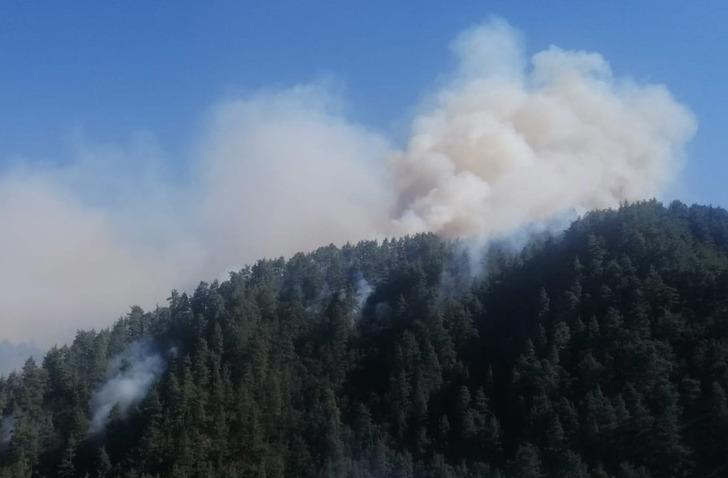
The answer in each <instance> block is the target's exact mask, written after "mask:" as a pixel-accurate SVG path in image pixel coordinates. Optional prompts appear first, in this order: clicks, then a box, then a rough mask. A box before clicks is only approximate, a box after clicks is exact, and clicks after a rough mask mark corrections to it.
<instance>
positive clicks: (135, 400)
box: [0, 201, 728, 478]
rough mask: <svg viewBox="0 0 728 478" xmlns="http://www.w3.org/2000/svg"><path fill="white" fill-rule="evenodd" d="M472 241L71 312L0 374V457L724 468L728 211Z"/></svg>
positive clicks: (293, 467)
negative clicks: (59, 335) (142, 304)
mask: <svg viewBox="0 0 728 478" xmlns="http://www.w3.org/2000/svg"><path fill="white" fill-rule="evenodd" d="M465 251H466V248H464V247H463V245H462V244H460V243H458V242H448V241H445V240H442V239H439V238H438V237H436V236H433V235H418V236H414V237H409V238H404V239H397V240H387V241H384V242H382V243H376V242H361V243H359V244H357V245H354V246H344V247H342V248H336V247H333V246H329V247H324V248H321V249H319V250H317V251H315V252H313V253H310V254H298V255H296V256H294V257H292V258H291V259H290V260H288V261H284V260H282V259H280V260H265V261H260V262H258V263H257V264H255V265H254V266H252V267H249V268H245V269H243V270H242V271H240V272H237V273H234V274H231V276H230V279H229V280H227V281H224V282H220V283H218V282H213V283H211V284H206V283H202V284H200V286H199V287H198V288H197V289H196V290H195V292H194V293H193V294H192V295H186V294H180V293H177V292H172V294H171V296H170V297H169V299H168V306H166V307H163V308H159V309H157V310H154V311H150V312H144V311H142V310H141V309H139V308H132V310H131V312H130V313H129V314H128V316H127V317H125V318H123V319H121V320H119V321H118V322H117V323H116V324H115V325H114V326H113V327H112V328H111V329H110V330H103V331H101V332H93V331H91V332H79V333H78V335H77V337H76V339H75V341H74V342H73V343H72V344H71V345H69V346H64V347H60V348H55V349H53V350H51V351H50V352H48V354H47V355H46V356H45V358H44V359H43V362H42V363H38V364H36V363H34V362H33V361H32V360H29V361H28V362H27V363H26V364H25V366H24V368H23V370H22V372H20V373H14V374H11V375H10V376H8V377H6V378H4V379H2V380H0V419H1V420H2V422H0V424H1V426H0V476H2V477H5V476H7V477H41V476H44V477H53V476H60V477H77V476H78V477H83V476H89V477H111V476H125V477H141V476H149V477H152V476H159V477H167V476H170V477H266V478H278V477H291V478H293V477H318V476H323V477H352V478H354V477H356V478H369V477H371V478H380V477H413V478H420V477H423V478H424V477H433V478H434V477H443V478H444V477H453V478H454V477H473V478H474V477H513V478H515V477H524V478H531V477H533V478H535V477H546V476H548V477H564V478H567V477H572V478H577V477H579V478H581V477H590V478H592V477H593V478H607V477H619V478H637V477H639V478H646V477H653V478H658V477H683V476H691V477H711V476H713V477H722V476H728V399H727V397H726V393H727V390H728V213H727V212H726V211H724V210H722V209H717V208H709V207H702V206H692V207H687V206H685V205H683V204H681V203H677V202H676V203H673V204H671V205H670V206H669V207H664V206H662V205H661V204H660V203H657V202H654V201H650V202H644V203H639V204H633V205H626V206H623V207H621V208H620V209H619V210H606V211H596V212H592V213H589V214H587V215H586V216H585V217H584V218H582V219H580V220H578V221H577V222H575V223H574V224H573V225H572V226H571V227H570V228H569V229H568V230H567V231H566V232H564V233H562V234H559V235H558V236H555V237H550V238H541V239H539V240H534V241H532V242H531V243H529V244H528V245H527V246H526V248H525V249H524V250H522V251H519V252H511V251H510V249H508V248H507V247H499V246H497V245H495V246H491V247H490V248H489V249H488V251H487V253H486V254H484V255H483V257H482V260H480V261H479V260H473V258H472V256H468V255H467V253H466V252H465ZM38 300H42V291H39V298H38Z"/></svg>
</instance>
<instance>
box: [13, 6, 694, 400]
mask: <svg viewBox="0 0 728 478" xmlns="http://www.w3.org/2000/svg"><path fill="white" fill-rule="evenodd" d="M453 50H454V53H455V54H456V55H457V58H458V62H459V66H458V67H457V69H456V71H454V72H452V73H451V74H450V76H449V80H448V81H447V82H446V83H445V84H444V85H443V86H442V87H441V88H440V89H439V90H437V91H435V92H433V93H432V94H430V95H427V97H426V98H424V99H423V101H422V104H421V105H420V107H419V109H418V110H417V111H418V113H417V114H416V115H415V116H414V118H413V119H412V126H411V134H410V137H409V138H408V140H407V141H406V142H405V144H404V145H401V146H398V145H395V144H392V142H391V140H389V139H388V137H387V135H386V134H383V133H381V132H376V131H372V130H370V129H367V128H365V127H362V126H360V125H357V124H355V123H354V122H352V121H350V120H349V119H347V118H346V117H345V116H344V114H343V113H342V109H343V108H342V107H341V101H340V99H339V98H338V97H337V96H336V94H334V93H332V92H331V91H330V89H329V88H327V87H326V86H325V85H320V84H310V85H300V86H296V87H293V88H290V89H285V90H268V91H263V92H259V93H257V94H255V95H253V96H251V97H247V98H243V99H232V100H227V101H223V102H221V103H220V104H218V105H217V106H215V107H214V108H213V109H212V110H211V111H210V113H209V114H208V115H207V117H206V121H205V127H204V128H203V129H204V131H203V132H202V133H201V135H200V139H199V141H198V143H197V147H196V148H195V150H194V151H193V152H191V153H190V157H191V159H190V160H189V161H188V162H181V161H180V162H177V163H176V164H177V166H176V167H177V168H183V169H184V170H183V171H182V172H179V171H171V170H170V168H171V166H170V164H171V163H173V162H170V161H169V160H168V159H167V158H164V154H162V153H161V152H160V151H159V148H157V147H156V146H155V145H154V142H153V141H149V140H146V139H142V140H139V141H136V140H135V141H134V142H133V144H132V145H130V146H129V147H125V148H108V147H96V146H94V145H88V144H83V145H81V146H80V147H79V151H80V152H79V155H78V156H79V159H78V161H77V162H76V163H73V164H71V165H66V166H59V167H39V166H37V165H26V166H24V167H22V168H18V169H16V170H14V171H10V172H6V173H5V174H4V175H3V176H0V223H2V224H4V231H5V232H4V234H2V235H0V248H1V249H2V250H3V251H12V253H11V254H6V256H7V257H5V258H4V259H3V267H2V268H0V288H2V289H3V290H4V291H5V293H3V294H2V295H0V309H1V310H3V317H2V322H3V330H2V332H1V333H2V336H0V338H7V339H11V340H16V341H17V340H28V339H33V340H36V341H37V342H39V343H41V344H45V345H47V344H50V343H53V342H57V341H60V340H66V339H68V337H69V336H70V334H71V333H72V331H73V330H74V329H75V328H83V327H91V326H98V325H104V324H108V323H110V322H111V321H112V320H113V319H114V318H115V317H117V316H118V315H120V314H123V313H124V312H125V311H126V310H127V306H128V305H130V304H133V303H138V304H140V305H142V306H144V307H150V306H154V304H155V303H158V302H159V301H160V300H163V298H164V297H166V296H167V295H166V294H167V292H168V291H169V290H170V289H172V288H189V287H192V286H194V285H195V282H196V281H198V280H200V279H202V278H210V277H220V276H222V275H223V274H224V273H225V271H226V270H228V269H229V268H237V267H239V266H241V265H243V264H245V263H247V262H250V261H253V260H255V259H258V258H261V257H265V256H267V257H271V256H279V255H288V254H291V253H293V252H295V251H298V250H306V249H311V248H313V247H316V246H319V245H324V244H327V243H330V242H334V243H342V242H345V241H356V240H360V239H366V238H372V237H382V236H385V235H394V234H403V233H413V232H420V231H434V232H438V233H442V234H446V235H466V236H467V235H476V236H482V237H490V236H494V235H505V234H508V233H509V232H511V231H514V230H517V229H519V228H522V227H524V226H525V225H527V224H529V223H532V222H534V221H535V222H543V221H548V220H549V219H551V218H553V217H554V216H555V215H558V214H562V213H574V212H576V213H578V212H580V211H584V210H586V209H588V208H594V207H606V206H613V205H616V204H618V203H619V202H620V201H625V200H633V199H640V198H644V197H650V196H654V195H659V194H660V192H661V191H662V190H663V188H664V187H665V186H666V185H668V184H669V183H670V181H671V180H672V179H673V178H674V177H675V175H676V173H677V172H678V171H679V169H680V165H681V159H682V158H681V155H682V150H683V147H684V145H685V144H686V142H687V141H689V140H690V138H691V137H692V135H693V134H694V131H695V128H696V121H695V120H694V118H693V116H692V114H691V113H690V112H689V111H688V110H687V109H686V108H685V107H684V106H682V105H681V104H679V103H678V102H677V101H676V100H674V99H673V98H672V97H671V95H670V93H669V91H668V90H667V89H666V88H665V87H663V86H659V85H645V84H640V83H637V82H634V81H630V80H628V79H622V78H619V77H616V76H614V75H613V74H612V72H611V71H610V67H609V64H608V63H607V61H606V60H605V59H604V58H602V57H601V56H600V55H599V54H597V53H586V52H573V51H565V50H562V49H559V48H557V47H551V48H549V49H547V50H545V51H542V52H538V53H536V54H535V55H533V56H532V57H531V58H530V59H529V58H528V57H527V55H526V51H525V49H524V45H523V42H522V40H521V38H520V35H519V33H518V32H516V31H515V30H513V29H512V28H511V27H510V26H509V25H508V24H507V23H505V22H504V21H500V20H493V21H489V22H487V23H485V24H483V25H480V26H477V27H475V28H473V29H471V30H468V31H466V32H464V33H462V34H461V35H460V36H458V37H457V39H456V40H455V41H454V43H453ZM130 163H131V164H133V165H135V166H138V167H137V168H136V169H135V172H134V173H133V174H131V173H128V172H126V173H124V174H119V173H118V165H119V164H126V165H128V164H130ZM99 164H101V165H103V168H102V167H100V166H98V165H99ZM183 164H184V166H181V165H183ZM114 165H116V166H117V168H114ZM102 169H103V171H111V173H108V172H103V171H102ZM170 176H174V177H177V178H178V180H176V181H173V182H170V181H169V180H168V179H166V178H167V177H170ZM130 185H131V186H130ZM39 290H42V293H43V299H42V300H35V299H36V294H38V291H39ZM132 370H133V369H132ZM100 393H101V392H100ZM105 393H106V392H104V394H105ZM109 393H111V392H109ZM98 403H99V405H98V406H99V407H103V406H104V405H103V404H104V403H108V401H104V399H103V398H99V402H98ZM99 410H100V411H101V408H99ZM104 413H108V411H106V412H104Z"/></svg>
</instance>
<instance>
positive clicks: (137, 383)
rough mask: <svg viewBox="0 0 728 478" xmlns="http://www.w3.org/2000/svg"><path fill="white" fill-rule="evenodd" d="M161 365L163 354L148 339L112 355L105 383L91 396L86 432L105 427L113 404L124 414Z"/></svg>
mask: <svg viewBox="0 0 728 478" xmlns="http://www.w3.org/2000/svg"><path fill="white" fill-rule="evenodd" d="M164 367H165V361H164V359H163V358H162V355H161V354H160V353H159V351H158V350H157V348H156V347H155V346H154V344H152V342H151V341H149V340H140V341H137V342H133V343H132V344H130V345H129V346H128V347H127V348H126V350H124V352H122V353H121V354H119V355H117V356H115V357H114V358H112V359H111V361H110V362H109V366H108V369H107V373H106V376H107V380H106V382H104V384H103V385H102V386H101V387H100V388H99V389H98V390H97V391H96V392H95V393H94V394H93V396H92V397H91V412H92V416H93V418H92V420H91V424H90V426H89V433H91V434H94V433H99V432H101V431H103V430H104V429H105V428H106V425H107V423H108V421H109V414H110V413H111V411H112V410H113V408H114V407H118V411H119V413H120V414H121V416H122V417H124V416H125V415H126V413H127V411H128V410H129V408H130V407H132V406H133V405H136V404H137V403H139V402H140V401H141V400H142V399H143V398H144V396H145V395H146V394H147V392H148V391H149V387H150V386H151V385H152V384H153V383H154V381H155V380H156V379H157V378H158V377H159V376H160V375H161V374H162V372H163V371H164Z"/></svg>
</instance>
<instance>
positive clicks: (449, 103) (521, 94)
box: [393, 20, 695, 236]
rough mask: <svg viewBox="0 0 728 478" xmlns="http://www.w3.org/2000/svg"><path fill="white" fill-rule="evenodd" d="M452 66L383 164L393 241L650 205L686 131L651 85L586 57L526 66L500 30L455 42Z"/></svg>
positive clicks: (665, 96)
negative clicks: (396, 232)
mask: <svg viewBox="0 0 728 478" xmlns="http://www.w3.org/2000/svg"><path fill="white" fill-rule="evenodd" d="M453 49H454V51H455V53H456V55H457V57H458V59H459V67H458V69H457V71H456V72H455V74H454V76H453V77H452V79H451V80H450V82H449V84H447V85H446V86H445V87H444V88H442V89H441V90H440V91H438V92H437V93H436V94H434V95H433V98H431V99H430V104H429V105H428V107H427V108H425V109H424V110H423V112H422V113H421V114H420V115H418V116H417V117H416V118H415V120H414V122H413V127H412V134H411V138H410V140H409V143H408V145H407V148H406V150H405V151H404V152H402V153H400V154H398V155H397V156H396V157H395V159H394V161H393V165H394V172H395V182H396V184H395V188H396V190H397V192H398V199H397V204H396V216H397V222H398V223H399V225H400V226H401V227H402V229H403V230H405V231H434V232H440V233H444V234H449V235H480V236H492V235H494V234H504V233H508V232H511V231H513V230H515V229H517V228H519V227H522V226H524V225H526V224H529V223H532V222H537V221H545V220H548V219H550V218H552V217H553V216H554V215H555V214H558V213H563V212H566V211H570V210H573V211H576V212H583V211H584V210H587V209H592V208H604V207H608V206H615V205H618V204H619V203H620V202H622V201H629V200H636V199H643V198H649V197H652V196H654V195H657V194H659V193H660V192H661V191H662V190H663V188H664V187H665V186H666V185H667V184H668V183H669V182H670V180H672V179H673V177H674V175H675V173H676V171H677V170H678V169H679V167H680V165H681V159H682V157H681V156H682V152H683V147H684V145H685V143H686V142H687V141H688V140H689V139H690V138H691V137H692V135H693V134H694V131H695V120H694V119H693V117H692V115H691V114H690V112H689V111H688V110H687V109H685V108H684V107H683V106H681V105H680V104H679V103H677V102H676V101H675V100H674V99H673V98H672V97H671V96H670V94H669V92H668V91H667V89H665V88H664V87H662V86H659V85H640V84H637V83H635V82H632V81H629V80H627V79H620V78H615V77H614V75H613V74H612V72H611V70H610V67H609V64H608V63H607V62H606V61H605V60H604V58H602V57H601V56H600V55H599V54H597V53H587V52H581V51H565V50H562V49H560V48H558V47H554V46H552V47H550V48H549V49H547V50H544V51H541V52H538V53H536V54H535V55H533V56H532V57H531V59H530V62H529V61H527V58H526V55H525V51H524V47H523V45H522V41H521V38H520V36H519V34H518V32H516V31H515V30H514V29H513V28H511V27H510V26H509V25H508V24H507V23H505V22H504V21H502V20H492V21H490V22H488V23H486V24H484V25H481V26H478V27H476V28H474V29H472V30H469V31H467V32H465V33H463V34H461V35H460V36H459V37H458V38H457V40H456V41H455V42H454V44H453Z"/></svg>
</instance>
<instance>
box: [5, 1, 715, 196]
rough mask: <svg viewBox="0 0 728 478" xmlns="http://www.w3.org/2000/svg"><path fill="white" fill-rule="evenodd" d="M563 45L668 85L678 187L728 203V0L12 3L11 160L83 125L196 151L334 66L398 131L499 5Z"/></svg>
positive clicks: (63, 146) (173, 150)
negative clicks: (279, 94) (694, 126)
mask: <svg viewBox="0 0 728 478" xmlns="http://www.w3.org/2000/svg"><path fill="white" fill-rule="evenodd" d="M493 14H495V15H499V16H502V17H503V18H505V19H506V20H508V21H509V22H510V23H511V24H512V25H513V26H514V27H516V28H518V29H519V30H521V31H522V32H523V33H524V35H525V37H526V40H527V45H528V49H529V50H530V51H538V50H541V49H543V48H545V47H547V46H548V45H550V44H556V45H559V46H560V47H563V48H566V49H570V50H588V51H597V52H600V53H601V54H602V55H604V57H605V58H606V59H607V60H608V61H609V62H610V64H611V66H612V68H613V70H614V71H615V73H616V74H618V75H620V76H630V77H633V78H635V79H637V80H639V81H646V82H650V83H664V84H665V85H667V86H668V88H669V89H670V91H671V92H672V94H673V95H674V96H675V98H676V99H677V100H678V101H680V102H681V103H683V104H685V105H687V106H688V107H689V108H690V109H691V110H692V111H693V112H694V113H695V115H696V116H697V118H698V121H699V129H698V133H697V135H696V136H695V138H694V139H693V141H692V143H691V144H690V146H689V150H688V161H687V166H686V169H685V171H684V174H683V176H682V181H681V182H680V184H678V185H677V186H676V188H675V190H674V191H675V192H674V195H677V196H679V197H681V198H683V199H685V200H688V201H699V202H704V203H714V204H718V205H723V206H727V205H728V188H725V187H724V182H725V178H726V177H728V163H726V162H725V161H724V160H723V158H724V155H725V151H726V150H728V135H726V134H725V133H724V127H725V124H726V123H728V121H727V119H728V101H727V100H726V98H728V61H727V60H726V59H727V58H728V26H727V25H728V2H721V1H701V2H684V1H682V2H681V1H643V2H575V1H573V2H565V1H554V2H539V1H533V2H530V1H520V2H513V1H507V2H498V1H490V2H485V1H473V2H443V1H418V2H388V1H368V2H276V1H271V2H185V1H177V2H133V1H129V2H120V1H113V2H82V1H78V2H48V3H44V4H43V5H41V4H38V3H34V2H3V3H2V4H1V5H0V72H2V74H0V165H8V164H10V163H12V162H17V161H18V158H19V157H20V158H23V160H25V161H28V160H31V161H50V162H63V161H65V160H67V159H68V158H69V157H70V155H71V154H72V148H71V146H70V144H71V143H72V138H73V137H74V136H77V135H79V134H82V135H83V137H84V138H89V139H91V140H92V141H96V142H101V143H104V142H109V143H124V142H126V141H128V140H129V138H130V137H131V136H132V135H134V134H135V133H137V132H139V131H143V132H147V133H150V134H152V135H154V137H155V138H156V139H157V141H158V143H159V145H160V147H161V148H162V149H163V150H164V151H165V152H166V153H167V157H168V158H170V161H184V160H185V155H186V154H187V153H186V152H187V151H189V146H190V145H189V143H190V141H191V140H192V139H193V138H194V137H195V132H196V131H197V130H198V129H199V124H200V122H201V118H203V117H204V115H205V113H206V112H207V111H208V109H209V108H210V107H211V105H212V104H214V103H215V102H216V101H219V100H220V99H224V98H226V97H232V96H236V95H240V94H246V93H248V92H251V91H256V90H258V89H260V88H270V87H287V86H290V85H294V84H297V83H302V82H309V81H313V80H317V79H321V78H326V79H330V80H332V81H334V82H336V83H337V84H338V85H341V87H342V88H343V89H344V91H345V93H344V95H343V96H344V97H345V98H346V101H347V104H346V108H347V115H348V117H349V118H350V119H353V120H354V121H357V122H360V123H363V124H365V125H367V126H368V127H371V128H373V129H376V130H379V131H384V132H385V133H386V134H387V135H388V136H389V137H391V138H394V140H395V141H396V139H397V138H398V137H400V136H403V135H404V130H405V129H406V128H407V125H408V123H407V120H408V119H409V116H410V115H411V112H412V108H414V107H415V106H416V105H417V102H418V100H419V98H421V97H422V95H423V93H425V92H427V91H429V90H431V89H433V88H434V87H435V86H436V85H437V82H438V80H439V78H440V76H441V75H442V73H443V72H444V71H447V70H448V68H450V67H451V66H452V63H453V58H452V56H451V55H450V54H449V53H448V44H449V42H450V41H451V39H452V38H453V37H454V36H455V35H456V34H457V33H458V32H459V31H461V30H463V29H464V28H467V27H468V26H470V25H472V24H474V23H477V22H479V21H481V20H483V19H484V18H487V17H488V16H489V15H493Z"/></svg>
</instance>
